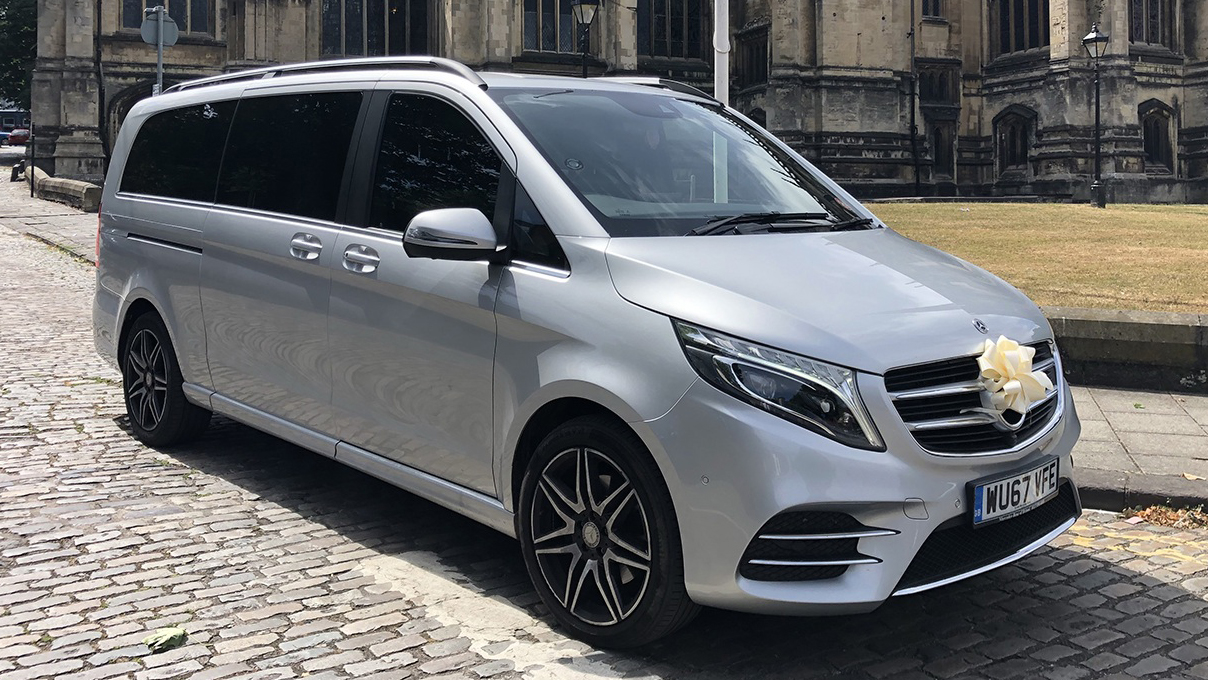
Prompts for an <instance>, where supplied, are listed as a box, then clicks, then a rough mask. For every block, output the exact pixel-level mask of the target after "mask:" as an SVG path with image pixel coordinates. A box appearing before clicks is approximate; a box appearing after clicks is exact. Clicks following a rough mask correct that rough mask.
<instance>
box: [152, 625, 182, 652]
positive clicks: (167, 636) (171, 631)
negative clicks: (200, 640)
mask: <svg viewBox="0 0 1208 680" xmlns="http://www.w3.org/2000/svg"><path fill="white" fill-rule="evenodd" d="M188 637H189V634H188V633H186V632H185V630H184V629H183V628H160V629H159V630H157V631H155V632H154V633H152V634H150V635H148V636H147V637H145V638H143V644H144V645H147V646H148V647H150V648H151V653H152V654H158V653H160V652H166V651H168V650H169V649H176V648H177V647H179V646H181V645H183V644H184V643H185V639H186V638H188Z"/></svg>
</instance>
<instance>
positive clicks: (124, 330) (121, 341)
mask: <svg viewBox="0 0 1208 680" xmlns="http://www.w3.org/2000/svg"><path fill="white" fill-rule="evenodd" d="M148 312H153V313H154V314H155V315H156V316H158V317H159V319H160V321H163V322H164V327H165V328H168V322H167V321H166V320H165V319H164V313H163V311H161V310H160V309H159V308H158V307H156V306H155V303H153V302H151V300H150V298H146V297H142V296H139V297H134V298H131V299H130V300H129V302H128V303H127V305H126V309H125V311H123V312H122V323H121V328H120V329H119V330H118V334H117V360H118V366H119V370H120V366H121V364H122V361H123V359H124V358H125V356H126V341H127V340H128V339H129V335H130V327H131V326H133V325H134V322H135V321H136V320H137V319H138V318H139V317H141V316H142V315H144V314H146V313H148ZM168 337H169V338H170V339H171V340H172V346H173V347H175V346H176V339H175V338H173V337H172V329H171V328H168Z"/></svg>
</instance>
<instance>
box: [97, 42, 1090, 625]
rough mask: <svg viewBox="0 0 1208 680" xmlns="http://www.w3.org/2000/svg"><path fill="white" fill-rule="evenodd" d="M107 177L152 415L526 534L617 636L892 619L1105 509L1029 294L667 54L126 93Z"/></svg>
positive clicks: (104, 348)
mask: <svg viewBox="0 0 1208 680" xmlns="http://www.w3.org/2000/svg"><path fill="white" fill-rule="evenodd" d="M102 205H103V207H102V209H101V214H100V225H99V230H98V235H97V248H98V269H97V287H96V298H95V305H94V311H93V318H94V325H95V338H96V345H97V348H98V350H99V351H100V353H101V354H102V355H103V356H105V357H106V358H107V359H109V360H110V361H112V362H114V363H115V365H117V366H118V368H119V369H120V370H121V372H122V377H123V390H124V393H125V400H126V405H127V408H128V411H129V417H130V426H131V428H132V429H133V431H134V433H135V435H136V436H137V437H138V438H139V439H140V440H142V441H143V442H145V443H147V444H148V445H150V446H170V445H173V444H177V443H181V442H184V441H186V440H188V439H191V438H195V437H197V436H199V435H200V434H201V433H202V431H203V430H204V429H205V427H206V425H207V423H208V422H209V419H210V414H211V413H215V412H216V413H220V414H223V415H225V416H228V417H230V418H233V419H235V420H238V421H240V422H243V423H246V424H248V425H250V426H252V427H255V428H258V429H260V430H264V431H266V432H269V433H272V434H274V435H276V436H279V437H281V438H283V439H286V440H288V441H291V442H294V443H296V444H298V445H299V446H302V447H305V448H307V449H310V450H312V451H314V452H317V453H319V454H321V455H324V456H329V457H332V458H334V459H336V460H338V461H341V462H343V463H345V464H347V465H350V466H352V467H354V468H356V469H359V470H362V471H364V472H367V473H369V474H371V475H374V476H376V477H379V478H382V479H385V480H387V481H389V482H391V483H394V484H396V485H398V486H400V487H402V488H404V489H407V490H408V491H411V492H413V493H416V494H418V495H420V496H423V497H425V498H428V499H431V500H433V501H435V502H437V503H440V504H442V505H445V506H447V507H450V508H452V509H454V510H456V511H457V512H460V513H463V514H465V515H467V516H469V517H471V518H474V519H476V520H478V521H480V522H483V523H485V524H487V525H489V526H491V527H494V528H495V529H497V530H499V531H502V532H504V533H507V534H509V535H512V536H515V537H516V538H518V539H519V540H520V545H521V549H522V551H523V555H524V559H525V562H526V565H527V567H528V570H529V572H530V574H531V576H532V580H533V584H534V586H535V588H536V590H537V591H538V593H539V594H540V596H541V598H542V600H543V601H544V602H545V604H546V605H548V607H549V609H550V611H551V612H552V613H553V615H554V616H555V617H556V618H557V620H558V621H559V622H560V623H561V624H562V625H563V626H565V627H566V628H567V629H569V630H570V631H572V632H573V634H575V635H577V636H579V637H581V638H583V639H585V640H588V641H590V642H592V643H595V644H600V645H609V646H629V645H636V644H642V643H645V642H648V641H650V640H653V639H655V638H658V637H660V636H663V635H666V634H668V633H670V632H671V631H674V630H675V629H677V628H679V627H681V626H683V625H684V624H686V623H687V622H688V621H690V620H691V619H692V617H693V615H694V614H695V613H696V612H697V610H698V609H699V607H701V606H711V607H722V608H727V609H735V610H745V611H753V612H770V613H782V614H811V615H813V614H836V613H854V612H867V611H870V610H873V609H875V608H876V607H877V606H878V605H879V604H881V603H882V602H884V601H885V600H886V599H888V598H890V597H892V596H897V595H906V594H910V593H916V592H919V591H923V590H927V589H930V588H935V587H938V586H942V585H944V584H947V583H950V582H953V581H956V580H959V579H963V578H967V577H969V576H973V575H975V574H979V573H982V572H984V571H987V570H989V569H993V568H995V567H998V566H1001V565H1003V564H1006V563H1008V562H1011V561H1013V560H1016V559H1019V558H1020V557H1022V556H1024V555H1026V554H1028V553H1029V552H1031V551H1033V550H1035V549H1037V548H1038V547H1040V546H1042V545H1044V544H1045V543H1046V542H1048V541H1049V540H1051V539H1052V538H1054V537H1055V536H1057V535H1058V534H1059V533H1061V532H1062V531H1064V530H1066V529H1067V528H1069V527H1070V526H1071V525H1072V524H1073V523H1074V521H1075V520H1076V519H1077V518H1078V516H1079V514H1080V513H1081V506H1080V503H1079V499H1078V492H1077V490H1076V489H1075V487H1074V484H1073V482H1072V481H1071V472H1072V470H1071V462H1070V450H1071V449H1072V448H1073V446H1074V443H1075V441H1076V440H1077V438H1078V435H1079V430H1080V427H1079V424H1078V419H1077V417H1076V416H1075V414H1074V408H1073V403H1072V401H1071V398H1070V392H1069V387H1068V386H1067V384H1066V382H1065V380H1064V379H1063V377H1062V372H1061V361H1060V357H1059V356H1058V353H1057V348H1056V345H1055V343H1054V341H1053V333H1052V330H1051V328H1050V327H1049V324H1048V323H1047V322H1046V321H1045V318H1044V316H1042V315H1041V313H1040V311H1039V310H1038V309H1037V308H1036V306H1035V305H1034V304H1032V302H1030V301H1029V300H1028V299H1027V298H1026V297H1024V296H1023V295H1022V294H1021V293H1019V292H1018V291H1017V290H1015V289H1014V288H1012V287H1011V286H1009V285H1007V284H1006V283H1004V282H1002V281H1000V280H999V279H997V278H995V277H994V276H993V275H991V274H989V273H987V272H985V271H983V270H981V269H979V268H977V267H974V266H972V265H970V264H968V263H966V262H963V261H961V260H958V259H956V258H954V257H951V256H949V255H945V254H944V253H941V252H939V251H937V250H934V249H932V248H929V247H927V246H924V245H921V244H919V243H916V242H914V241H911V240H909V239H907V238H905V237H903V236H900V235H899V234H897V233H895V232H894V231H892V230H890V229H889V228H887V227H886V226H885V225H884V224H882V223H881V222H880V221H879V220H878V219H877V218H876V217H875V216H874V215H873V214H872V213H870V212H869V211H868V210H866V209H865V208H864V207H862V206H861V205H860V204H859V203H858V202H857V201H856V200H855V199H854V198H852V196H851V195H850V194H848V193H847V192H846V191H844V190H843V189H842V188H840V187H839V186H838V185H836V184H835V183H834V182H832V181H831V180H829V179H828V178H827V177H825V176H824V175H823V174H822V173H820V172H819V171H818V170H817V169H815V168H814V167H813V166H812V165H811V164H810V163H808V162H807V161H806V160H805V159H803V158H802V157H801V156H800V155H798V154H797V153H796V152H794V151H793V150H792V149H791V148H789V147H788V146H787V145H785V144H784V143H782V142H780V141H778V140H777V139H776V138H774V137H772V136H771V135H769V134H768V133H766V132H765V131H763V130H762V129H760V128H759V127H758V126H757V125H755V124H754V123H752V122H751V121H750V120H749V119H747V118H745V117H744V116H742V115H741V114H739V113H737V112H736V111H734V110H733V109H730V108H729V107H727V106H724V105H722V104H720V103H718V102H717V101H715V100H713V99H712V98H710V97H709V96H707V95H706V94H704V93H702V92H699V91H697V90H695V89H693V88H691V87H688V86H685V85H682V84H679V83H674V82H670V81H664V80H658V79H642V78H631V79H610V78H593V79H586V80H584V79H572V78H560V77H547V76H525V75H514V74H502V73H490V74H489V73H482V74H479V73H475V72H474V71H472V70H470V69H468V68H466V67H465V66H464V65H461V64H458V63H456V62H452V61H446V60H443V59H437V58H432V57H400V58H383V59H360V60H344V61H337V62H320V63H311V64H295V65H289V66H281V67H274V68H268V69H260V70H255V71H246V72H241V73H234V74H229V75H223V76H216V77H213V78H207V79H203V80H199V81H193V82H189V83H184V84H181V85H177V86H175V87H173V88H170V89H169V90H168V92H167V93H166V94H164V95H163V96H159V97H154V98H152V99H149V100H146V101H143V102H140V103H139V104H138V105H137V106H135V107H134V109H133V110H132V111H131V112H130V114H129V116H128V118H127V119H126V121H125V123H124V125H123V126H122V129H121V133H120V134H119V135H118V139H117V141H116V144H115V146H114V152H113V157H112V162H111V164H110V169H109V175H108V178H107V180H106V183H105V188H104V194H103V202H102Z"/></svg>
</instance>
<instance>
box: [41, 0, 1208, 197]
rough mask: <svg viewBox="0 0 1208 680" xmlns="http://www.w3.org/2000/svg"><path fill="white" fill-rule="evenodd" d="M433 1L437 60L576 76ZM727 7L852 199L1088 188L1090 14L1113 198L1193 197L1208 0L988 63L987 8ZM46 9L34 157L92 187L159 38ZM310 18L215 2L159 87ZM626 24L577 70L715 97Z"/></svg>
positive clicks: (1116, 13) (1064, 30)
mask: <svg viewBox="0 0 1208 680" xmlns="http://www.w3.org/2000/svg"><path fill="white" fill-rule="evenodd" d="M428 1H429V3H430V5H429V7H430V9H429V13H430V22H429V31H430V38H429V42H430V46H431V48H432V51H433V52H434V53H436V54H439V55H441V56H446V57H451V58H454V59H458V60H460V61H462V62H464V63H467V64H470V65H471V66H473V67H475V68H482V69H486V70H513V71H520V72H541V73H561V74H566V75H577V74H578V73H579V72H580V70H581V68H582V59H581V56H580V55H579V54H577V53H573V52H562V53H551V52H539V51H531V50H526V49H525V48H524V30H523V20H524V19H523V3H522V2H520V1H519V0H428ZM730 2H731V4H730V11H731V17H730V23H731V27H732V29H733V33H734V43H735V44H734V51H733V52H731V59H732V61H731V74H732V76H734V81H733V82H734V84H735V85H734V87H732V88H731V101H732V102H733V104H734V106H735V107H736V108H738V109H740V110H742V111H744V112H746V113H749V114H751V115H752V116H753V117H754V118H756V119H757V120H759V121H761V122H763V123H764V124H765V125H766V126H767V127H768V128H769V129H771V130H772V131H773V132H775V133H776V134H777V135H779V136H781V137H782V138H783V139H785V140H787V141H788V142H789V143H790V144H791V145H793V146H794V147H795V148H797V149H798V150H799V151H800V152H801V153H802V154H803V155H805V156H806V157H808V158H810V159H811V160H813V161H815V162H816V163H818V164H819V165H820V166H821V167H822V168H823V169H824V170H825V171H826V172H828V173H830V174H831V175H832V176H834V177H835V178H836V179H837V180H839V181H840V182H841V183H843V184H845V185H846V186H848V187H850V188H851V189H853V190H854V191H855V192H856V193H857V194H860V195H865V196H901V195H911V194H914V193H915V192H916V190H917V191H918V192H919V193H922V194H925V195H926V194H961V195H971V196H978V195H1024V194H1042V195H1045V196H1049V197H1054V198H1071V199H1073V200H1088V199H1089V197H1090V196H1089V184H1090V177H1091V175H1092V173H1093V158H1094V153H1093V151H1094V149H1093V129H1094V126H1093V123H1094V109H1093V101H1094V98H1093V95H1094V91H1093V87H1092V84H1093V74H1094V71H1093V69H1092V68H1091V64H1090V61H1089V60H1088V59H1087V57H1086V55H1085V52H1084V51H1083V48H1082V45H1081V37H1082V36H1083V35H1085V34H1086V33H1087V32H1088V31H1089V30H1090V26H1091V23H1092V21H1094V20H1099V21H1100V27H1101V29H1102V30H1103V31H1105V32H1107V33H1109V34H1110V35H1111V36H1112V41H1111V43H1110V44H1109V51H1108V55H1107V56H1106V57H1105V58H1104V59H1103V60H1102V63H1101V70H1100V75H1101V77H1102V100H1103V112H1102V116H1103V127H1102V129H1103V173H1104V177H1105V178H1106V182H1107V187H1108V192H1109V195H1110V196H1111V198H1112V200H1118V201H1124V200H1127V201H1208V0H1177V2H1178V6H1179V15H1178V26H1177V33H1178V36H1179V38H1178V40H1179V45H1178V49H1177V50H1176V51H1174V52H1172V51H1170V50H1165V48H1161V49H1156V48H1154V47H1153V46H1149V45H1132V44H1130V43H1129V40H1128V34H1129V16H1128V0H1102V2H1100V1H1099V0H1050V2H1049V3H1048V33H1049V45H1048V46H1047V47H1044V48H1037V49H1028V50H1024V51H1020V52H1014V53H1010V54H1006V55H1002V56H998V55H996V54H995V49H994V35H993V34H992V29H993V28H994V24H993V18H992V17H991V16H990V9H989V8H990V7H991V4H990V3H988V2H987V0H942V10H941V12H940V16H936V17H924V16H923V11H922V7H923V2H922V0H913V2H914V11H913V13H912V11H911V3H910V2H893V3H889V2H884V1H883V0H730ZM42 5H43V11H42V12H41V13H40V14H39V41H38V61H37V68H36V70H35V76H34V96H33V99H34V107H33V108H34V111H33V118H34V124H35V126H36V136H35V139H36V140H37V141H36V142H35V144H36V147H37V148H36V149H35V152H36V154H37V157H38V159H39V160H38V164H39V166H40V167H42V168H43V169H45V170H47V171H48V172H51V173H52V174H56V175H63V176H69V177H76V178H80V179H87V180H90V181H99V180H100V179H101V178H102V175H103V171H104V156H105V151H106V149H107V148H108V146H109V145H110V144H111V143H112V139H113V137H114V136H115V135H116V132H117V129H118V126H119V124H120V121H121V120H122V119H123V118H124V116H125V114H126V112H128V111H129V109H130V107H131V106H132V105H133V104H134V103H135V102H137V101H138V100H139V99H141V98H143V97H145V96H148V95H149V94H150V90H151V83H152V82H153V81H154V63H155V50H154V48H153V47H152V46H149V45H146V44H144V43H143V42H142V41H141V39H140V38H139V36H138V32H137V30H134V29H130V28H123V27H122V26H123V24H122V21H121V17H120V15H119V14H118V12H119V11H120V5H121V3H116V2H111V3H101V4H100V7H101V8H102V12H103V14H102V16H100V17H96V16H94V12H95V8H96V7H97V4H95V3H94V2H88V1H86V0H44V1H43V3H42ZM707 5H708V3H707V2H706V6H707ZM321 11H322V3H321V2H305V3H295V2H280V1H278V0H215V9H214V15H215V16H214V17H213V20H212V21H213V28H212V31H211V32H209V33H205V34H197V35H194V34H187V35H185V34H182V36H181V40H180V43H179V44H178V45H176V46H175V47H172V48H169V49H168V50H166V51H165V76H164V77H165V85H170V84H172V83H175V82H180V81H182V80H187V79H191V78H195V77H199V76H203V75H208V74H213V73H220V72H223V71H232V70H238V69H243V68H249V67H255V66H261V65H265V64H272V63H283V62H294V61H303V60H312V59H319V58H323V55H322V52H321V46H322V33H321V30H322V29H321V16H320V13H321ZM912 19H913V23H912ZM912 26H913V27H914V28H915V29H916V30H915V31H914V32H913V35H912V31H911V28H912ZM637 35H638V18H637V13H636V12H635V11H633V10H632V9H625V8H624V6H622V5H620V4H617V3H604V5H603V8H602V9H601V11H600V12H599V15H598V18H597V20H596V22H595V24H594V25H593V27H592V34H591V47H590V56H589V59H588V68H589V72H590V73H591V74H593V75H602V74H627V73H647V74H657V75H662V76H665V77H670V78H675V79H678V80H682V81H685V82H688V83H691V84H693V85H696V86H698V87H701V88H703V89H705V90H711V89H712V56H711V54H708V53H707V54H705V55H703V58H664V57H651V56H644V55H641V54H639V52H638V49H637ZM912 37H913V41H912ZM748 40H753V41H758V40H766V44H767V60H768V62H767V77H766V81H762V80H761V81H758V82H746V81H744V80H743V79H742V77H741V74H740V73H739V72H738V69H737V68H736V66H735V65H736V64H740V60H741V57H740V56H739V50H741V49H742V47H743V45H744V41H748ZM912 42H913V52H912ZM98 53H99V54H100V57H101V65H102V68H101V69H99V70H98V69H97V68H96V57H97V54H98ZM916 79H917V80H916ZM1155 106H1157V107H1160V108H1161V110H1162V111H1163V112H1164V115H1168V116H1169V117H1170V120H1171V127H1170V135H1171V144H1172V146H1173V148H1174V150H1175V157H1176V159H1177V160H1176V162H1175V163H1173V167H1171V168H1162V167H1155V166H1154V165H1153V164H1148V165H1147V164H1146V162H1145V152H1144V144H1143V133H1142V114H1143V112H1144V111H1146V110H1149V109H1152V108H1153V107H1155ZM1146 107H1148V109H1147V108H1146ZM912 109H913V112H914V121H915V124H916V133H915V134H913V135H912V130H911V125H910V123H911V112H912ZM1012 115H1016V116H1021V117H1022V118H1023V119H1025V120H1027V121H1029V124H1030V125H1031V126H1032V127H1030V128H1029V130H1028V132H1027V135H1028V138H1027V152H1026V156H1027V158H1026V162H1023V163H1019V164H1015V165H1012V166H1011V167H1007V164H1006V163H1005V162H1004V157H1003V147H1002V142H1003V139H1002V127H1001V126H1002V123H1003V121H1005V120H1017V119H1018V118H1011V116H1012Z"/></svg>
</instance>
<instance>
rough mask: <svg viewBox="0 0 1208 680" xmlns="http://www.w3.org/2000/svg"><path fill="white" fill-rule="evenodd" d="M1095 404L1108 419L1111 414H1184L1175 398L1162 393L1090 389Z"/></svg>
mask: <svg viewBox="0 0 1208 680" xmlns="http://www.w3.org/2000/svg"><path fill="white" fill-rule="evenodd" d="M1090 393H1091V394H1092V395H1093V396H1094V398H1095V403H1096V404H1098V406H1099V409H1100V410H1102V411H1103V412H1104V415H1106V416H1107V417H1108V418H1110V417H1111V415H1110V414H1111V413H1112V412H1120V413H1136V412H1137V411H1145V412H1146V413H1159V414H1174V415H1179V414H1182V413H1185V411H1184V410H1183V407H1182V405H1181V404H1179V402H1177V401H1175V398H1174V397H1172V396H1171V395H1169V394H1165V393H1162V392H1144V391H1139V390H1112V389H1104V388H1099V387H1093V388H1090Z"/></svg>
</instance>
